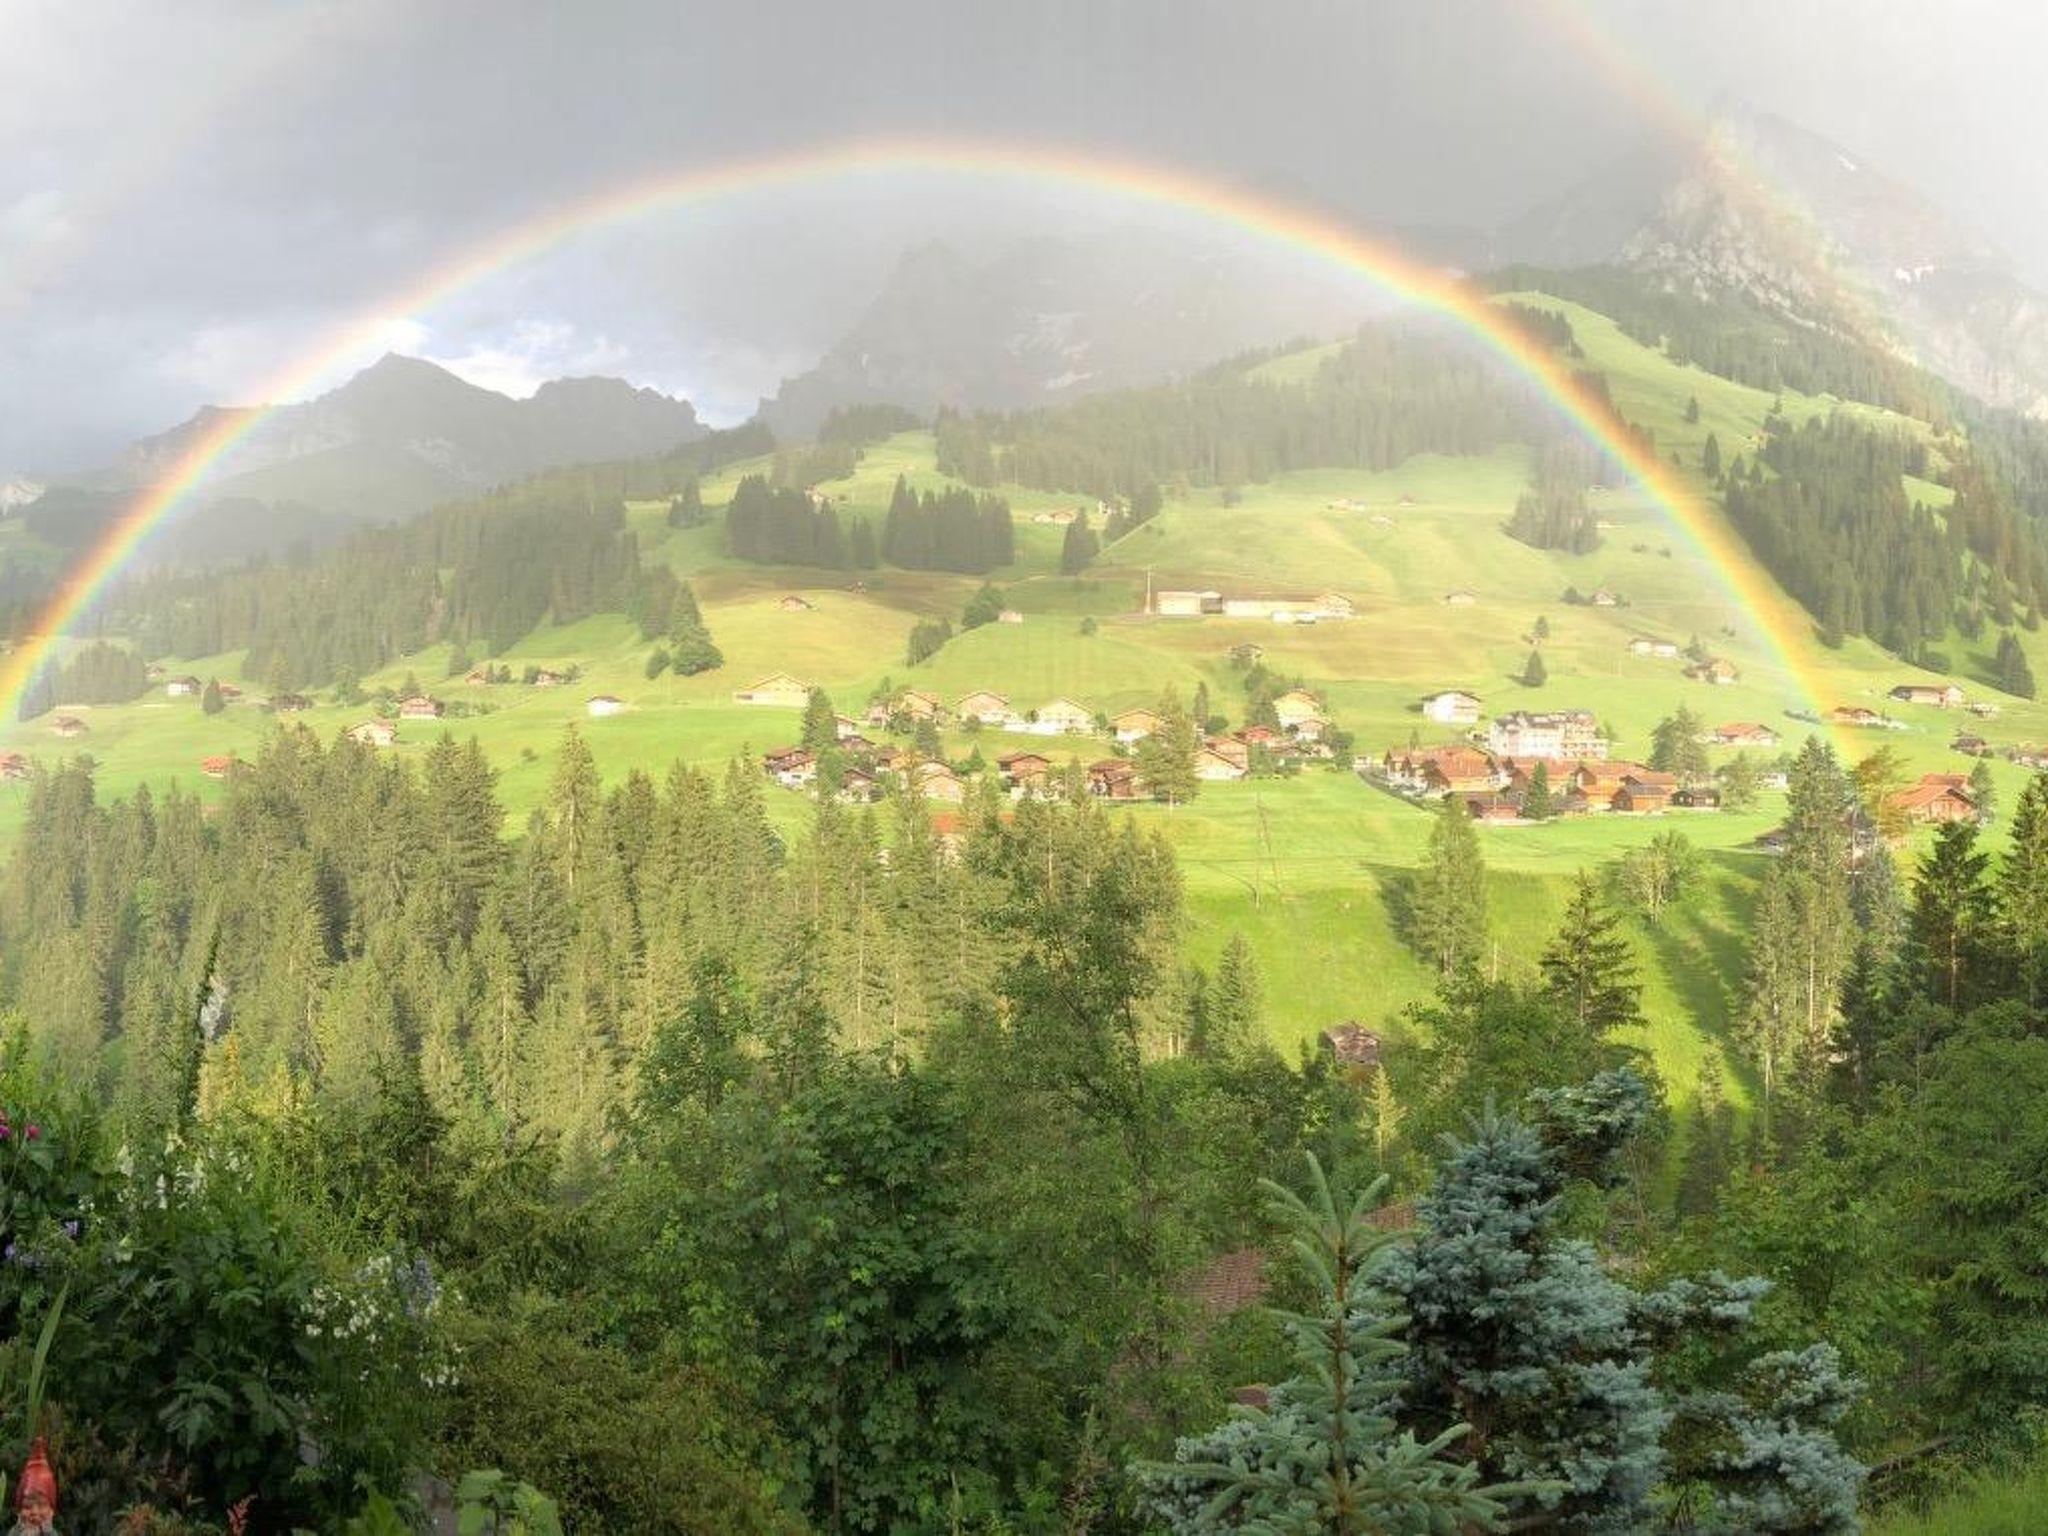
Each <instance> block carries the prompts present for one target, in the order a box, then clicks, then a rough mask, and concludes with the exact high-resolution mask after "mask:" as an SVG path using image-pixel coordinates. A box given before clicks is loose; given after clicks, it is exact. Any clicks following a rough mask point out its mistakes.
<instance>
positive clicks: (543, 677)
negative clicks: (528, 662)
mask: <svg viewBox="0 0 2048 1536" xmlns="http://www.w3.org/2000/svg"><path fill="white" fill-rule="evenodd" d="M568 681H569V674H568V673H566V672H557V671H555V670H554V668H552V667H536V668H534V671H533V686H534V687H536V688H559V687H561V686H562V684H564V683H566V682H568ZM734 697H738V695H734Z"/></svg>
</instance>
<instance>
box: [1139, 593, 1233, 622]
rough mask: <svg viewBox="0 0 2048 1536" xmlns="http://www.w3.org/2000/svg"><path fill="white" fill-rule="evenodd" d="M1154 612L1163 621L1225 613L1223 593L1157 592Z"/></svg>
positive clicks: (1153, 601)
mask: <svg viewBox="0 0 2048 1536" xmlns="http://www.w3.org/2000/svg"><path fill="white" fill-rule="evenodd" d="M1152 611H1153V613H1155V614H1157V615H1158V616H1159V617H1160V618H1162V619H1199V618H1200V617H1202V615H1203V614H1205V613H1221V612H1222V611H1223V594H1222V593H1221V592H1155V593H1153V594H1152Z"/></svg>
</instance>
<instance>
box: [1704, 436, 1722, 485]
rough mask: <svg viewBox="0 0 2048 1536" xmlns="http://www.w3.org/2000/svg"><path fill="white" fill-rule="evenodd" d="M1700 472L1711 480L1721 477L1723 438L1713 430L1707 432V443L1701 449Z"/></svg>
mask: <svg viewBox="0 0 2048 1536" xmlns="http://www.w3.org/2000/svg"><path fill="white" fill-rule="evenodd" d="M1700 473H1701V474H1703V475H1705V476H1706V477H1707V478H1708V479H1709V480H1719V479H1720V478H1721V440H1720V439H1719V438H1717V437H1715V436H1714V434H1713V433H1711V432H1709V433H1708V434H1707V441H1706V445H1705V446H1704V447H1702V448H1701V449H1700Z"/></svg>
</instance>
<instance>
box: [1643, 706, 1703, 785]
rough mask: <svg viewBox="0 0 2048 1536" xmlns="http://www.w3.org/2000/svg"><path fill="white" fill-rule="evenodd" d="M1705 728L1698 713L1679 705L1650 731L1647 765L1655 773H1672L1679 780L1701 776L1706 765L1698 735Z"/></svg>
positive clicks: (1700, 734)
mask: <svg viewBox="0 0 2048 1536" xmlns="http://www.w3.org/2000/svg"><path fill="white" fill-rule="evenodd" d="M1706 728H1707V727H1706V722H1705V721H1704V720H1702V719H1701V718H1700V717H1699V715H1697V714H1696V713H1694V712H1693V710H1692V709H1690V708H1689V707H1687V706H1686V705H1683V704H1681V705H1680V706H1679V707H1678V709H1677V710H1676V712H1674V713H1672V714H1670V715H1667V716H1665V717H1664V718H1663V719H1662V720H1659V721H1658V722H1657V724H1656V727H1655V729H1653V730H1652V731H1651V732H1650V766H1651V767H1652V768H1654V769H1656V770H1657V771H1658V772H1659V773H1675V774H1677V775H1678V776H1679V777H1680V778H1683V779H1695V778H1705V777H1706V776H1707V773H1708V771H1709V764H1708V762H1707V749H1706V746H1705V745H1704V744H1703V743H1702V742H1701V740H1700V737H1701V736H1702V735H1703V734H1704V733H1705V731H1706Z"/></svg>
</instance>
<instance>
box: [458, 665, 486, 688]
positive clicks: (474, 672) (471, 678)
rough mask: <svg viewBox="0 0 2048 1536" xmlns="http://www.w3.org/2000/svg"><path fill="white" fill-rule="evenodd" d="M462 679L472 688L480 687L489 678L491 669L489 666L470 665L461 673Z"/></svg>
mask: <svg viewBox="0 0 2048 1536" xmlns="http://www.w3.org/2000/svg"><path fill="white" fill-rule="evenodd" d="M462 680H463V682H465V683H467V684H468V685H469V686H470V687H472V688H481V687H483V685H484V684H485V683H488V682H489V681H490V680H491V669H490V668H489V667H471V668H470V669H469V670H468V671H467V672H465V673H463V674H462Z"/></svg>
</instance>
